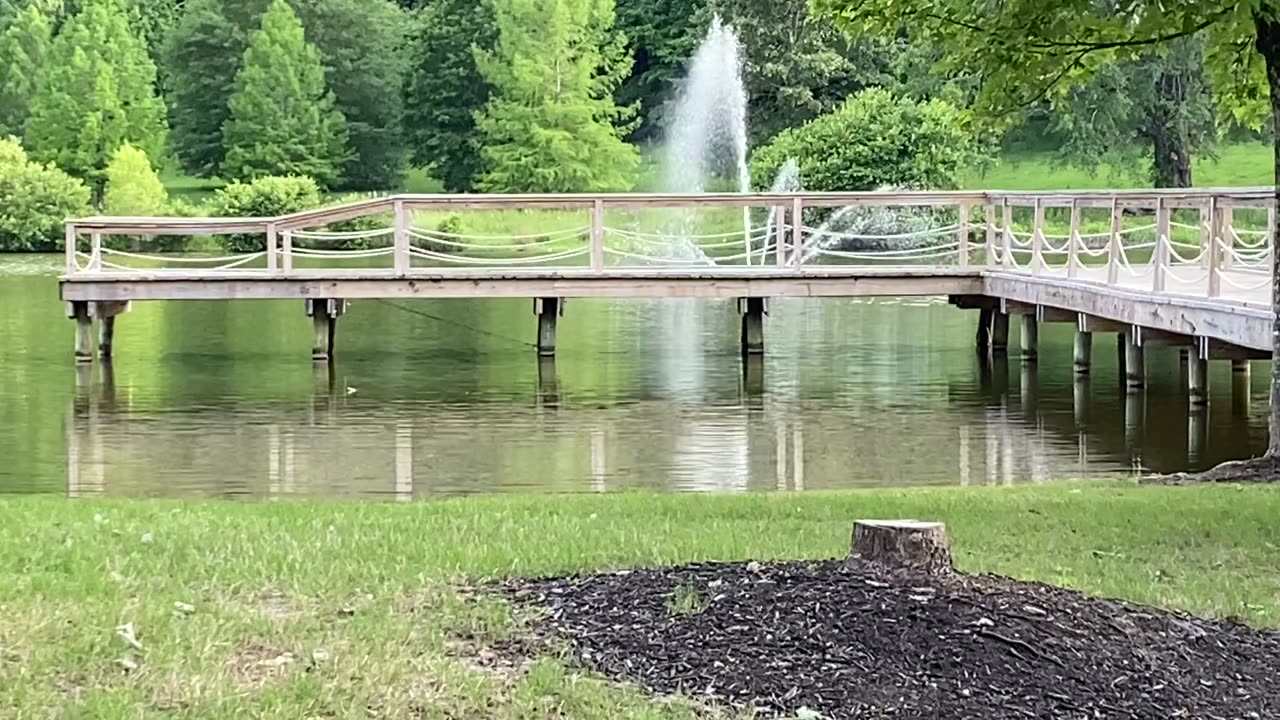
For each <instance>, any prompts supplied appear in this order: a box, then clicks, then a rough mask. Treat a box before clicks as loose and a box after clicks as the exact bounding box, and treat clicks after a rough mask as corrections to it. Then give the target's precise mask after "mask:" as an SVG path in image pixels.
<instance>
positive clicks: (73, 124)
mask: <svg viewBox="0 0 1280 720" xmlns="http://www.w3.org/2000/svg"><path fill="white" fill-rule="evenodd" d="M155 79H156V67H155V65H154V64H152V62H151V58H150V57H148V56H147V51H146V48H145V47H143V44H142V41H141V40H140V39H139V38H138V37H137V36H136V35H135V34H133V32H132V30H131V29H130V27H129V21H128V18H127V17H126V15H125V12H124V9H123V8H122V7H121V6H120V4H119V2H118V1H117V0H86V2H85V3H84V4H83V5H82V6H81V9H80V12H78V13H76V14H75V15H74V16H72V17H71V19H69V20H68V21H67V22H66V24H65V25H64V26H63V27H62V30H61V32H59V33H58V35H57V36H56V37H55V38H54V39H53V42H52V44H51V45H50V48H49V57H48V61H47V62H46V63H45V65H44V67H42V68H41V70H40V72H39V73H38V74H37V81H36V92H35V95H34V96H33V97H32V100H31V113H30V115H29V116H28V118H27V122H26V140H27V145H28V147H29V148H30V149H31V153H32V155H33V156H34V157H35V158H36V159H38V160H44V161H47V162H53V163H55V164H56V165H58V166H59V167H61V168H62V169H63V170H66V171H67V172H68V173H70V174H72V175H74V176H76V177H80V178H84V179H85V180H87V181H88V182H89V184H90V186H91V187H92V188H93V189H94V191H95V193H94V196H95V197H96V198H101V195H102V188H103V184H104V182H105V176H104V173H103V171H104V170H105V169H106V166H107V162H108V161H109V160H110V157H111V154H112V153H113V152H115V150H116V148H118V147H120V146H121V145H122V144H124V143H126V142H128V143H133V144H134V145H136V146H138V147H139V148H141V149H142V150H143V151H145V152H146V153H147V154H148V155H149V156H151V157H153V158H158V157H161V154H162V153H163V151H164V146H165V135H166V132H167V128H166V125H165V112H164V104H163V103H162V102H161V101H160V99H159V98H158V97H157V96H156V92H155Z"/></svg>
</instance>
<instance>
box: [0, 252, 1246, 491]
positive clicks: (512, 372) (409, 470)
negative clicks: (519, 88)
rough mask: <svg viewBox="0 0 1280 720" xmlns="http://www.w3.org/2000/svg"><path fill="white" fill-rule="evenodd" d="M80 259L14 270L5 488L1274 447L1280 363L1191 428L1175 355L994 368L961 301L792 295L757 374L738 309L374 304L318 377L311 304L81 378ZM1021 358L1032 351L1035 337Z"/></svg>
mask: <svg viewBox="0 0 1280 720" xmlns="http://www.w3.org/2000/svg"><path fill="white" fill-rule="evenodd" d="M58 262H59V260H58V258H16V259H15V258H10V259H6V260H0V307H3V312H2V313H0V369H2V370H3V372H0V492H9V493H15V492H16V493H28V492H58V493H62V492H66V493H70V494H73V495H93V494H106V495H127V496H133V495H140V496H233V497H253V498H265V497H271V496H344V497H377V498H396V499H409V498H428V497H434V496H442V495H453V494H459V493H478V492H505V491H532V492H599V491H620V490H634V489H653V490H673V491H723V492H740V491H769V490H777V489H788V490H812V489H827V488H848V487H862V486H906V485H957V484H974V485H978V484H1010V483H1024V482H1045V481H1052V480H1056V479H1062V478H1074V477H1082V476H1099V475H1114V474H1117V473H1120V474H1132V473H1133V472H1135V470H1136V469H1137V468H1146V469H1151V470H1156V471H1176V470H1182V469H1187V468H1203V467H1206V466H1209V465H1212V464H1215V463H1217V462H1220V461H1222V460H1226V459H1231V458H1238V457H1244V456H1247V455H1250V454H1253V453H1258V452H1261V451H1263V450H1264V449H1265V447H1266V380H1267V378H1266V366H1265V364H1259V365H1258V366H1257V367H1256V368H1255V371H1254V373H1253V374H1252V377H1251V378H1249V379H1244V380H1242V379H1241V377H1240V376H1233V374H1232V372H1231V368H1230V366H1229V364H1228V363H1225V362H1224V363H1213V365H1212V369H1211V404H1210V406H1209V408H1208V409H1207V411H1205V412H1203V413H1197V414H1192V413H1190V412H1189V411H1188V403H1187V397H1186V390H1185V385H1186V383H1185V369H1184V368H1182V367H1181V363H1180V362H1179V358H1178V355H1177V352H1176V351H1175V350H1172V349H1156V350H1149V351H1148V363H1149V388H1148V390H1147V391H1146V392H1145V393H1143V394H1139V395H1131V396H1126V394H1125V393H1124V391H1123V389H1122V387H1121V382H1120V378H1119V376H1118V373H1117V368H1116V351H1115V344H1114V341H1113V339H1112V337H1111V336H1103V335H1100V336H1098V338H1096V339H1095V368H1094V373H1093V375H1092V377H1091V378H1090V379H1089V380H1087V381H1085V382H1077V381H1076V379H1075V377H1074V375H1073V373H1072V370H1071V342H1072V328H1071V327H1069V326H1065V325H1049V326H1045V327H1043V328H1042V329H1041V361H1040V363H1039V366H1038V367H1024V366H1022V365H1021V364H1020V363H1019V361H1018V359H1017V357H1016V351H1015V353H1014V357H1013V358H1011V360H1010V361H1008V362H1007V363H1003V362H1002V363H994V364H990V363H985V362H983V361H981V359H980V358H979V356H978V355H977V354H976V353H975V351H974V348H973V334H974V325H975V322H976V315H975V314H974V313H972V312H968V311H962V310H957V309H955V308H952V307H950V306H949V305H947V304H946V302H945V300H942V299H939V300H930V301H925V300H900V301H895V300H878V301H854V300H842V299H821V300H819V299H814V300H808V299H804V300H784V301H775V302H773V303H772V304H771V306H770V315H769V317H768V318H767V320H766V325H765V333H766V342H767V354H766V356H765V357H764V359H763V361H762V362H760V363H758V364H750V365H746V366H744V364H743V361H742V360H741V358H740V356H739V354H738V349H737V342H738V322H739V318H738V315H737V314H736V305H735V303H733V302H721V301H701V300H698V301H641V300H623V301H607V300H599V301H588V300H571V301H569V302H568V304H567V307H566V314H565V316H564V318H563V319H562V320H561V323H560V332H559V356H558V358H557V359H556V360H555V362H554V363H548V362H539V360H538V359H537V358H536V357H535V352H534V350H533V349H532V347H531V346H530V343H531V342H532V341H533V339H534V338H533V336H534V330H535V324H534V317H533V315H532V303H530V302H528V301H512V300H484V301H462V300H454V301H415V302H397V303H394V304H390V303H384V302H377V301H362V302H355V303H353V304H352V305H351V308H350V310H349V312H348V314H347V315H346V316H345V317H344V318H342V320H341V322H340V324H339V329H338V352H337V357H336V359H335V362H334V363H333V365H332V366H328V365H319V366H316V365H313V364H312V362H311V359H310V342H311V327H310V322H309V320H308V319H307V318H306V317H305V315H304V312H303V307H302V303H301V302H300V301H281V302H274V301H272V302H266V301H241V302H170V303H139V304H136V305H135V307H134V309H133V311H132V312H130V313H128V314H127V315H124V316H123V317H122V318H121V319H120V321H119V324H118V327H117V340H116V347H117V357H116V359H115V360H114V361H113V362H112V363H110V364H103V363H94V364H93V365H92V366H84V367H76V366H75V364H74V363H73V362H72V358H71V350H72V335H73V325H72V323H71V322H70V321H69V320H67V319H66V318H65V317H64V314H63V308H62V305H61V304H60V303H59V302H58V300H57V283H56V280H55V278H54V277H53V273H54V272H56V267H57V263H58ZM1013 345H1014V347H1016V330H1015V331H1014V338H1013Z"/></svg>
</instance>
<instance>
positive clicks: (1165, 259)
mask: <svg viewBox="0 0 1280 720" xmlns="http://www.w3.org/2000/svg"><path fill="white" fill-rule="evenodd" d="M1172 240H1173V238H1171V237H1170V236H1169V208H1168V207H1166V206H1165V204H1164V198H1159V199H1157V200H1156V247H1155V277H1154V278H1153V279H1152V284H1151V289H1152V290H1154V291H1156V292H1163V291H1164V287H1165V272H1166V271H1167V270H1168V268H1169V244H1170V243H1171V242H1172Z"/></svg>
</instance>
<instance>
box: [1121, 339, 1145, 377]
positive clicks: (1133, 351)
mask: <svg viewBox="0 0 1280 720" xmlns="http://www.w3.org/2000/svg"><path fill="white" fill-rule="evenodd" d="M1124 339H1125V346H1124V379H1125V385H1126V386H1127V387H1128V388H1129V390H1130V391H1137V390H1141V389H1142V387H1143V386H1144V385H1146V382H1147V363H1146V357H1145V355H1144V353H1143V350H1142V345H1140V344H1139V342H1138V337H1137V336H1136V335H1135V334H1134V333H1133V331H1130V332H1127V333H1125V334H1124Z"/></svg>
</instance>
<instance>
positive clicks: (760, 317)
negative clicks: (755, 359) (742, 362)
mask: <svg viewBox="0 0 1280 720" xmlns="http://www.w3.org/2000/svg"><path fill="white" fill-rule="evenodd" d="M738 304H739V309H740V311H741V312H742V338H741V345H742V353H743V354H744V355H759V354H760V353H763V352H764V315H765V303H764V298H761V297H748V298H743V299H742V300H740V301H739V303H738Z"/></svg>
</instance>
